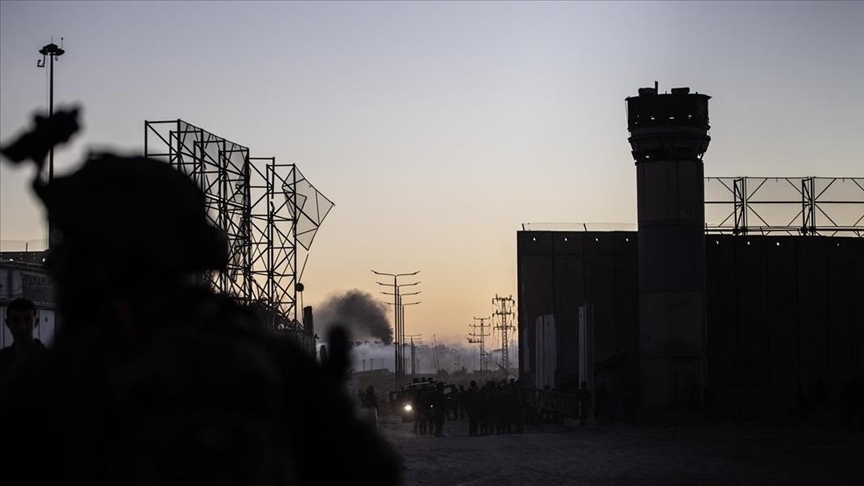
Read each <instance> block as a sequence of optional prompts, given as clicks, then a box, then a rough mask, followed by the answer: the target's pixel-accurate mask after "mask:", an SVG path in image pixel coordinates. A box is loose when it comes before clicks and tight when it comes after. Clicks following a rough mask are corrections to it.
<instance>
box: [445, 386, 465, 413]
mask: <svg viewBox="0 0 864 486" xmlns="http://www.w3.org/2000/svg"><path fill="white" fill-rule="evenodd" d="M448 400H449V401H450V411H451V412H453V420H457V419H458V418H459V408H460V407H461V406H462V404H461V401H462V394H461V393H460V392H459V389H458V388H457V389H454V390H453V392H452V393H451V394H450V396H449V397H448Z"/></svg>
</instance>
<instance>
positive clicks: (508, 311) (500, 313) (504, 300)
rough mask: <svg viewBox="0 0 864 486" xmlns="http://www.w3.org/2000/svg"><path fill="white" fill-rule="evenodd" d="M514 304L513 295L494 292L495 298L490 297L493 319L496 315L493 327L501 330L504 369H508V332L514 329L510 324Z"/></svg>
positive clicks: (502, 364) (502, 365)
mask: <svg viewBox="0 0 864 486" xmlns="http://www.w3.org/2000/svg"><path fill="white" fill-rule="evenodd" d="M515 304H516V301H515V300H513V297H512V296H510V297H499V296H498V294H495V298H494V299H492V305H493V308H494V309H495V311H494V312H493V313H492V317H493V319H494V318H495V317H497V318H498V319H497V321H498V322H497V323H496V324H495V329H496V330H498V331H501V363H500V364H501V367H502V368H504V369H505V370H509V369H510V349H509V348H510V346H509V344H510V340H509V333H510V331H511V330H513V329H514V327H513V325H512V324H511V322H512V320H511V319H510V318H511V317H512V316H513V315H514V314H513V306H514V305H515Z"/></svg>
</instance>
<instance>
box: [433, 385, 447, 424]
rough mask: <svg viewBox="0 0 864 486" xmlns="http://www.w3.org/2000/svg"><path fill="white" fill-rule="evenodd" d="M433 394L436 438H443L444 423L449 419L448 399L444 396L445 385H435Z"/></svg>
mask: <svg viewBox="0 0 864 486" xmlns="http://www.w3.org/2000/svg"><path fill="white" fill-rule="evenodd" d="M431 394H432V396H431V401H432V407H433V408H432V412H433V414H432V420H433V422H434V424H435V437H441V436H442V435H443V431H442V429H443V428H444V421H445V420H446V419H447V398H446V397H445V396H444V384H443V383H438V384H437V385H435V390H434V391H432V392H431Z"/></svg>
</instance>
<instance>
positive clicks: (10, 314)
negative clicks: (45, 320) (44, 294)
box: [0, 298, 47, 376]
mask: <svg viewBox="0 0 864 486" xmlns="http://www.w3.org/2000/svg"><path fill="white" fill-rule="evenodd" d="M38 325H39V314H38V312H37V310H36V305H34V304H33V302H31V301H30V300H28V299H25V298H17V299H14V300H12V301H11V302H9V305H7V306H6V327H7V328H8V329H9V333H10V334H12V340H13V341H12V345H11V346H7V347H5V348H3V349H2V350H0V373H2V374H3V376H5V375H6V374H7V373H11V372H13V371H14V369H15V368H17V367H18V366H19V365H23V364H24V363H26V362H29V361H31V360H39V359H40V358H42V357H44V356H45V355H46V354H47V349H46V348H45V345H44V344H42V342H41V341H39V340H38V339H36V338H34V337H33V331H34V329H35V328H36V326H38Z"/></svg>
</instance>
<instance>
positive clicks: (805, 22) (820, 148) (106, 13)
mask: <svg viewBox="0 0 864 486" xmlns="http://www.w3.org/2000/svg"><path fill="white" fill-rule="evenodd" d="M61 35H62V36H64V37H65V42H64V47H65V48H66V50H67V54H66V55H65V56H63V57H62V58H61V60H60V61H59V63H58V64H57V66H56V72H55V79H56V87H55V105H58V106H59V105H63V104H64V103H69V102H80V103H81V104H83V106H84V110H85V111H84V119H83V121H84V125H85V131H84V133H83V134H82V135H81V136H79V138H78V139H77V142H76V143H75V144H73V145H72V146H71V147H70V148H67V149H66V150H62V151H59V152H58V153H57V155H56V159H55V160H56V166H57V171H58V173H63V172H68V171H69V170H70V169H72V168H74V167H75V166H76V163H77V162H78V161H80V160H81V158H82V155H83V153H84V151H85V148H93V147H105V146H106V145H107V146H110V147H114V148H118V149H122V150H124V151H136V150H141V148H142V145H143V132H144V120H157V119H176V118H182V119H184V120H186V121H188V122H190V123H192V124H195V125H198V126H200V127H202V128H205V129H207V130H209V131H211V132H213V133H215V134H217V135H220V136H222V137H225V138H227V139H229V140H232V141H235V142H237V143H240V144H243V145H246V146H248V147H250V149H251V155H252V156H259V157H265V156H275V157H276V158H277V160H278V161H281V162H293V163H296V164H297V165H298V167H299V168H300V169H301V170H302V171H303V173H304V174H305V175H306V176H307V177H308V178H309V180H310V181H311V182H312V183H313V184H315V185H316V187H317V188H318V189H319V190H320V191H321V192H322V193H324V194H325V195H326V196H328V197H329V198H330V199H331V200H333V201H334V202H335V203H336V207H335V209H334V210H333V211H332V212H331V214H330V215H329V217H328V218H327V220H326V221H325V222H324V224H323V226H322V228H321V230H320V232H319V233H318V236H317V237H316V240H315V243H314V245H313V247H312V252H311V256H310V258H309V263H308V265H307V268H306V273H305V275H304V279H303V280H304V283H305V285H306V287H307V291H306V292H305V304H306V305H310V304H312V305H314V304H316V303H317V302H320V301H322V300H323V299H325V298H326V297H327V296H328V295H330V294H332V293H334V292H339V291H344V290H348V289H352V288H358V289H362V290H366V291H369V292H378V291H379V290H381V289H382V288H380V287H378V286H377V285H376V284H375V278H374V276H373V275H372V274H371V273H370V271H369V270H370V269H372V268H374V269H377V270H379V271H383V272H410V271H414V270H421V271H422V273H421V274H420V280H421V281H422V284H421V285H420V286H419V287H420V289H421V290H422V292H423V293H422V295H420V296H419V298H420V300H422V304H421V305H418V306H411V307H408V308H406V324H407V329H406V330H407V333H409V334H414V333H422V334H424V335H426V336H427V337H428V338H429V339H428V340H429V341H431V336H432V335H433V334H436V335H437V337H438V339H439V340H442V339H443V340H446V341H457V340H458V341H462V342H464V338H465V334H466V332H467V331H468V325H469V324H472V323H473V319H472V318H473V317H474V316H486V315H488V314H489V313H490V309H491V299H492V297H493V296H494V295H495V294H496V293H498V294H503V295H510V294H513V295H514V297H515V294H516V231H517V230H518V229H519V228H520V224H521V223H526V222H589V223H591V222H598V223H629V224H632V223H635V221H636V206H635V204H636V184H635V170H634V166H633V162H632V159H631V157H630V151H629V146H628V144H627V135H628V134H627V130H626V119H625V113H624V98H625V97H627V96H630V95H635V94H636V92H637V89H638V88H639V87H641V86H651V85H653V83H654V81H655V80H657V81H659V83H660V87H661V91H662V90H668V89H669V88H671V87H676V86H689V87H691V89H692V90H695V91H698V92H700V93H706V94H709V95H711V96H712V100H711V105H710V110H711V125H712V129H711V136H712V142H711V146H710V148H709V150H708V152H707V154H706V156H705V173H706V175H709V176H737V175H751V176H766V175H770V176H775V175H776V176H809V175H819V176H855V177H862V176H864V2H825V1H823V2H812V3H810V2H775V1H771V2H746V3H745V2H722V3H720V2H718V3H712V2H669V3H659V2H658V3H652V2H641V1H640V2H632V3H628V2H605V3H590V2H572V3H564V2H555V3H515V2H506V3H493V2H477V3H457V2H441V3H432V2H423V3H419V2H418V3H408V2H381V3H361V2H352V3H336V2H327V3H315V4H313V3H281V2H258V3H253V2H238V3H231V2H203V1H198V2H189V3H179V2H154V1H147V2H141V3H133V2H104V1H100V2H88V3H83V2H69V1H64V2H57V3H52V2H26V3H25V2H8V1H3V2H0V140H3V141H7V140H9V137H11V136H12V135H13V134H15V133H16V132H17V131H18V130H19V129H20V128H21V127H22V126H24V125H25V124H28V123H29V117H30V115H31V114H32V113H33V112H34V111H36V110H44V109H45V107H46V106H47V70H41V69H37V68H36V60H37V59H38V58H39V57H40V56H39V55H38V53H37V51H38V49H39V48H40V47H41V46H43V45H44V44H46V43H48V42H49V41H50V40H51V36H54V38H55V41H59V38H60V36H61ZM30 177H31V174H30V171H29V168H27V169H14V170H13V169H10V168H9V167H8V166H6V165H0V190H2V195H0V240H3V241H4V246H5V247H4V249H10V247H11V246H14V245H17V244H18V243H16V240H38V239H41V238H44V234H45V229H44V224H42V220H41V218H42V215H41V211H40V209H39V206H38V205H37V204H36V203H35V201H34V199H33V197H31V195H30V194H29V193H28V191H27V189H26V188H27V181H28V180H29V178H30ZM154 197H157V196H156V195H154ZM105 238H106V239H107V238H110V230H109V229H108V228H106V233H105ZM381 297H382V298H384V297H385V296H381ZM406 301H407V298H406Z"/></svg>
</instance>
